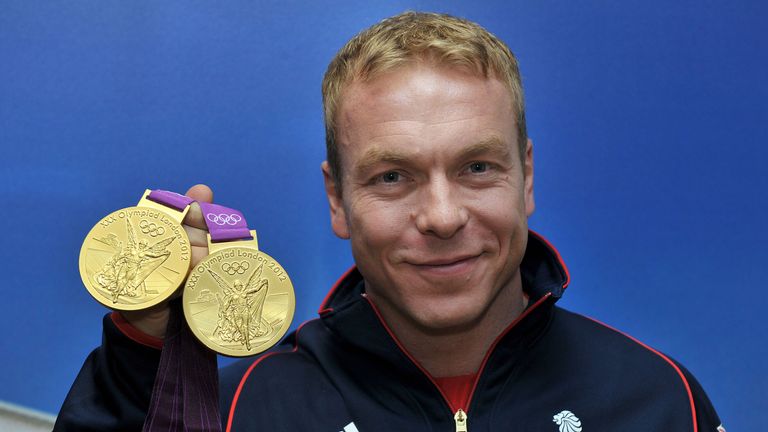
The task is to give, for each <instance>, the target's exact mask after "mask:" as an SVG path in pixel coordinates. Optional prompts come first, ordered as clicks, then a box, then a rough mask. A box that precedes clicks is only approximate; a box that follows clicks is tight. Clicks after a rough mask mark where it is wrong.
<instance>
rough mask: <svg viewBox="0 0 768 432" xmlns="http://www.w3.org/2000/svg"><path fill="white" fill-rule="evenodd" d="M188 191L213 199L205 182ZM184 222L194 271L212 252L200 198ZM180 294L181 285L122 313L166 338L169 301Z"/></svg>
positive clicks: (145, 329)
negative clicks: (162, 297) (165, 297)
mask: <svg viewBox="0 0 768 432" xmlns="http://www.w3.org/2000/svg"><path fill="white" fill-rule="evenodd" d="M185 195H186V196H188V197H190V198H192V199H194V200H195V201H202V202H208V203H209V202H213V191H212V190H211V188H209V187H208V186H206V185H203V184H198V185H194V186H192V187H191V188H189V189H188V190H187V192H186V193H185ZM182 226H183V227H184V230H185V231H186V232H187V236H189V242H190V244H191V246H192V265H191V266H190V271H191V270H192V268H193V267H194V266H196V265H197V263H199V262H200V260H202V259H203V258H205V257H206V256H207V255H208V239H207V236H206V234H208V229H207V227H206V225H205V220H204V219H203V212H202V211H201V210H200V205H198V204H197V202H194V203H192V204H191V206H190V209H189V211H188V212H187V216H186V217H185V218H184V222H183V224H182ZM179 295H181V289H179V290H178V291H177V292H176V293H175V294H174V295H173V296H171V298H170V299H168V300H166V301H164V302H162V303H160V304H157V305H155V306H152V307H150V308H147V309H143V310H138V311H122V312H120V314H122V315H123V317H124V318H125V319H126V321H128V322H129V323H130V324H131V325H132V326H134V327H136V328H137V329H139V330H141V331H142V332H144V333H146V334H148V335H150V336H154V337H159V338H162V337H164V336H165V328H166V327H167V326H168V317H169V315H170V313H169V308H168V302H169V301H170V300H171V299H174V298H176V297H178V296H179Z"/></svg>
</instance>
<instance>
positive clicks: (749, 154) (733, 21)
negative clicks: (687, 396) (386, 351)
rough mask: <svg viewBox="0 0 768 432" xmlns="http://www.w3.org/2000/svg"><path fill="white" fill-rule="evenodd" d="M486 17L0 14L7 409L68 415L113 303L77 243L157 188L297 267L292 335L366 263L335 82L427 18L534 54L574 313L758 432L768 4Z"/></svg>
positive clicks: (512, 9)
mask: <svg viewBox="0 0 768 432" xmlns="http://www.w3.org/2000/svg"><path fill="white" fill-rule="evenodd" d="M476 3H477V2H469V1H467V2H456V1H453V2H445V1H417V2H405V1H401V2H389V3H387V4H386V5H385V4H384V3H382V4H379V5H368V4H367V2H353V1H336V2H296V1H292V2H290V1H289V2H266V1H259V2H254V1H243V0H235V1H229V2H203V1H162V2H125V1H114V0H111V1H98V2H95V1H94V2H69V3H61V2H50V3H48V2H29V1H23V0H19V1H16V0H6V1H4V2H3V4H2V7H0V150H1V151H2V153H1V156H0V185H1V186H0V187H1V188H2V189H1V191H2V199H3V201H4V204H5V218H6V220H9V221H10V224H8V225H7V226H9V227H11V229H8V230H7V231H6V232H5V234H4V238H3V241H4V245H5V247H4V251H5V252H4V254H3V258H2V260H1V261H0V269H2V274H3V276H4V288H3V291H2V292H3V297H4V301H3V302H2V303H0V328H2V329H3V332H2V336H1V337H0V352H2V353H3V363H4V364H3V367H2V372H0V383H2V385H0V399H6V400H10V401H12V402H14V403H17V404H22V405H27V406H31V407H33V408H37V409H41V410H44V411H48V412H56V411H57V410H58V408H59V406H60V404H61V402H62V400H63V398H64V396H65V394H66V392H67V390H68V388H69V385H70V383H71V382H72V380H73V379H74V377H75V375H76V374H77V372H78V370H79V367H80V365H81V363H82V361H83V359H84V358H85V356H86V354H87V353H88V352H89V350H90V349H91V348H92V347H94V346H95V345H97V344H98V343H99V338H100V327H99V324H100V317H101V315H102V314H103V313H104V310H103V309H102V308H101V307H99V306H98V305H96V304H95V303H94V302H93V301H92V300H91V299H90V297H89V296H88V295H87V293H86V292H85V290H84V289H83V287H82V286H81V282H80V280H79V276H78V274H77V257H78V253H79V247H80V243H81V241H82V239H83V237H84V236H85V234H86V233H87V231H88V229H89V228H90V227H91V225H92V224H93V223H95V222H96V221H97V220H98V219H99V217H100V216H102V215H104V214H106V213H108V212H110V211H112V210H114V209H116V208H118V207H122V206H126V205H130V204H132V203H135V202H136V201H137V200H138V198H139V194H140V193H141V191H143V190H144V188H146V187H151V188H155V187H160V188H166V189H172V190H177V191H181V192H183V191H184V190H185V189H186V188H187V187H189V186H190V185H192V184H195V183H199V182H202V183H207V184H209V185H211V187H212V188H213V189H214V191H215V192H216V200H217V201H218V202H221V203H223V204H226V205H231V206H235V207H237V208H239V209H241V210H242V211H243V212H244V213H245V214H246V215H247V216H248V218H249V222H250V223H251V225H252V226H253V227H255V228H256V229H257V230H258V231H259V236H260V238H259V240H260V244H261V246H262V248H263V249H264V250H266V251H268V252H269V253H270V254H271V255H273V256H275V257H276V258H277V259H279V260H280V262H281V263H283V264H284V266H285V268H286V269H287V270H288V271H289V272H290V274H291V276H292V278H293V280H294V284H295V286H296V287H297V296H298V305H297V322H301V321H303V320H305V319H309V318H311V317H313V316H314V315H315V311H316V309H317V306H318V305H319V303H320V302H321V300H322V298H323V297H324V295H325V292H326V290H327V289H328V287H329V286H330V285H331V284H332V283H333V282H334V281H335V279H336V278H337V277H338V276H339V275H340V274H341V273H342V272H343V271H344V270H345V269H346V268H347V267H348V266H349V265H351V263H352V260H351V256H350V253H349V251H348V245H346V244H345V242H343V241H340V240H337V239H335V238H334V237H333V235H332V234H331V232H330V229H329V222H328V209H327V204H326V201H325V197H324V192H323V187H322V182H321V175H320V170H319V165H320V162H321V161H322V160H323V157H324V137H323V125H322V116H321V101H320V80H321V78H322V74H323V72H324V71H325V68H326V66H327V63H328V61H329V60H330V58H331V57H332V56H333V54H334V53H335V51H336V50H337V49H338V48H339V47H340V46H341V45H342V44H343V43H344V42H345V41H346V40H347V39H348V38H349V37H351V36H352V35H353V34H354V33H356V32H357V31H359V30H361V29H362V28H364V27H366V26H368V25H370V24H372V23H373V22H375V21H377V20H379V19H381V18H383V17H385V16H388V15H391V14H394V13H397V12H400V11H402V10H404V9H409V8H411V9H427V10H431V9H433V10H438V11H444V12H449V13H454V14H458V15H461V16H465V17H467V18H470V19H473V20H476V21H478V22H480V23H481V24H483V25H485V26H486V27H487V28H489V29H490V30H491V31H493V32H495V33H496V34H498V35H499V36H500V37H501V38H502V39H504V40H506V41H507V42H508V43H509V45H510V46H511V48H512V49H513V50H514V51H515V52H516V53H517V55H518V57H519V59H520V62H521V67H522V72H523V76H524V84H525V88H526V95H527V107H528V112H527V114H528V120H529V131H530V135H531V137H532V138H533V140H534V145H535V159H536V198H537V211H536V214H535V215H534V216H533V217H532V219H531V221H530V222H531V225H532V227H533V228H534V229H536V230H537V231H539V232H540V233H542V234H543V235H544V236H546V237H548V238H549V239H550V240H551V241H552V242H553V243H554V244H555V245H556V246H557V247H558V248H559V249H560V252H561V253H562V255H563V257H564V258H565V260H566V263H568V264H569V267H570V271H571V274H572V278H573V283H572V285H571V287H570V288H569V290H568V293H567V294H566V296H565V298H564V299H563V301H562V304H563V305H564V306H565V307H568V308H570V309H573V310H576V311H580V312H583V313H586V314H588V315H590V316H593V317H595V318H598V319H600V320H602V321H605V322H607V323H610V324H612V325H615V326H617V327H619V328H621V329H624V330H626V331H628V332H629V333H631V334H633V335H634V336H636V337H638V338H639V339H641V340H643V341H645V342H648V343H649V344H651V345H653V346H655V347H657V348H659V349H660V350H662V351H664V352H667V353H670V354H671V355H672V356H673V357H675V358H677V359H678V360H680V361H682V362H683V363H684V364H686V365H687V366H688V368H689V369H690V370H691V371H692V372H693V373H694V374H695V375H696V376H697V377H698V378H699V379H700V381H701V382H702V384H703V386H704V387H705V389H707V391H708V393H709V395H710V397H711V399H712V400H713V402H714V404H715V406H716V407H717V409H718V411H719V412H720V415H721V417H722V418H723V419H724V421H725V422H726V426H728V427H729V428H731V429H734V430H757V428H758V425H760V424H762V423H763V421H762V419H761V414H762V412H763V411H764V409H765V407H766V406H768V396H767V395H766V392H765V390H764V389H765V388H768V374H767V373H766V368H765V358H766V356H767V355H768V347H767V346H766V345H767V344H766V339H765V334H766V330H768V325H766V323H765V320H764V318H763V317H764V314H765V310H766V309H768V304H766V301H765V298H764V296H763V295H762V294H761V293H762V291H763V290H764V289H765V288H764V286H763V283H764V282H763V281H764V279H765V277H764V275H763V273H764V272H765V269H766V264H765V263H766V262H767V261H768V252H766V247H765V246H766V244H768V230H766V229H765V222H764V221H765V215H766V213H767V212H768V194H766V192H765V191H766V186H768V184H767V183H768V182H767V181H766V169H765V161H766V160H767V159H768V150H766V148H767V146H766V145H765V143H766V142H768V126H767V125H768V104H766V100H768V84H766V82H767V81H766V70H767V67H768V34H767V31H766V28H767V27H766V25H765V22H766V20H767V19H768V14H767V13H766V12H768V10H766V6H765V3H762V2H756V1H752V2H749V1H743V2H726V1H707V2H693V1H678V2H665V1H660V0H650V1H644V2H635V1H624V2H589V1H587V2H546V1H543V2H517V1H497V2H483V3H482V7H480V6H478V5H477V4H476ZM22 222H23V224H22ZM27 227H28V228H27Z"/></svg>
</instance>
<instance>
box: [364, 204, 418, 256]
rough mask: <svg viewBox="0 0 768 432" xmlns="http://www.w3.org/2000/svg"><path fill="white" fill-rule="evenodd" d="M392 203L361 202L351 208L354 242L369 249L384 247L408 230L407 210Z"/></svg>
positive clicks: (391, 243)
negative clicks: (358, 242)
mask: <svg viewBox="0 0 768 432" xmlns="http://www.w3.org/2000/svg"><path fill="white" fill-rule="evenodd" d="M401 207H402V206H398V205H393V204H392V203H372V202H359V203H356V204H355V205H353V206H352V208H351V218H350V219H351V220H350V225H351V229H352V238H353V240H355V239H356V240H358V241H362V242H364V243H365V245H366V246H369V247H377V246H378V247H384V246H388V245H393V242H394V241H395V240H396V239H397V238H399V237H400V236H401V235H402V233H403V232H404V231H405V230H407V227H408V221H409V214H408V212H407V209H403V208H401Z"/></svg>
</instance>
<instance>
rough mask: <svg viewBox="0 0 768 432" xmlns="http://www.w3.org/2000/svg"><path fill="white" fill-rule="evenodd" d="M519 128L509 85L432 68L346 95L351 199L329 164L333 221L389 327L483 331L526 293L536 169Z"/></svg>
mask: <svg viewBox="0 0 768 432" xmlns="http://www.w3.org/2000/svg"><path fill="white" fill-rule="evenodd" d="M514 118H515V117H514V111H513V107H512V101H511V97H510V95H509V92H508V91H507V89H506V87H505V86H504V84H503V83H502V82H501V81H498V80H496V79H485V78H482V77H477V76H475V75H472V74H469V73H467V72H465V71H462V70H457V69H451V68H448V67H444V66H434V65H430V64H426V63H416V64H412V65H408V66H405V67H402V68H399V69H396V70H394V71H390V72H386V73H384V74H382V75H380V76H378V77H376V78H374V79H373V80H371V81H369V82H366V83H359V82H356V83H352V84H351V85H350V86H349V87H348V88H347V89H346V91H345V92H344V94H343V99H342V103H341V105H340V108H339V113H338V117H337V124H338V128H337V137H338V138H337V140H338V144H339V152H340V155H341V163H342V173H343V179H342V192H341V193H339V192H338V191H337V189H336V187H335V185H334V183H333V180H332V178H331V177H330V173H329V170H328V165H327V164H324V165H323V170H324V173H325V180H326V190H327V193H328V198H329V201H330V204H331V222H332V226H333V230H334V232H335V233H336V235H338V236H339V237H342V238H349V239H350V240H351V243H352V253H353V255H354V258H355V262H356V263H357V266H358V268H359V270H360V272H361V273H362V274H363V276H364V277H365V280H366V292H367V293H368V296H370V298H371V299H372V300H373V301H374V303H375V304H376V305H377V306H378V307H379V309H381V310H382V313H383V314H384V315H385V317H386V318H387V319H388V320H396V321H397V323H400V324H407V325H410V326H416V327H418V328H420V329H422V330H424V331H438V332H439V331H445V330H450V329H454V328H460V327H466V326H472V325H474V324H476V323H477V322H478V321H480V320H483V319H488V315H489V314H499V313H504V312H503V311H497V310H494V302H496V300H497V299H500V298H502V297H504V296H507V297H508V296H509V295H511V292H512V291H513V290H518V292H519V289H520V286H519V285H520V282H519V281H520V278H519V265H520V262H521V260H522V257H523V253H524V251H525V246H526V242H527V217H528V216H529V215H530V214H531V213H532V212H533V209H534V201H533V160H532V154H531V149H530V143H526V144H527V146H528V147H527V152H526V155H527V156H526V159H525V162H524V163H523V162H521V161H520V157H519V151H518V142H517V130H516V124H515V120H514ZM390 324H392V323H390Z"/></svg>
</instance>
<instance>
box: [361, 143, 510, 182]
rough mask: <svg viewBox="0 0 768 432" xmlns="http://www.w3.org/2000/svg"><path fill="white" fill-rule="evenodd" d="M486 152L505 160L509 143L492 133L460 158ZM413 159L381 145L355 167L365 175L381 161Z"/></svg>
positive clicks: (398, 161) (394, 161) (404, 161)
mask: <svg viewBox="0 0 768 432" xmlns="http://www.w3.org/2000/svg"><path fill="white" fill-rule="evenodd" d="M484 154H493V155H496V156H498V157H500V158H503V159H505V160H507V159H509V157H510V154H511V152H510V149H509V145H507V144H506V143H505V142H504V141H503V140H502V139H501V138H499V137H498V136H496V135H492V136H490V137H488V138H485V139H483V140H482V141H479V142H477V143H475V144H472V145H470V146H469V147H467V148H465V149H463V150H462V151H461V152H460V153H459V157H458V159H459V160H465V159H471V158H473V157H477V156H480V155H484ZM411 159H412V156H410V155H409V154H408V153H404V152H402V151H397V150H392V149H386V148H381V147H374V148H371V149H369V150H368V151H366V152H365V154H364V155H363V157H362V158H360V161H359V162H358V163H357V166H356V167H355V173H356V174H358V175H364V174H366V173H367V172H368V171H370V170H371V169H372V168H373V167H375V166H376V165H378V164H381V163H392V164H402V163H408V162H409V161H410V160H411Z"/></svg>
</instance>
